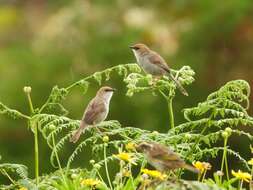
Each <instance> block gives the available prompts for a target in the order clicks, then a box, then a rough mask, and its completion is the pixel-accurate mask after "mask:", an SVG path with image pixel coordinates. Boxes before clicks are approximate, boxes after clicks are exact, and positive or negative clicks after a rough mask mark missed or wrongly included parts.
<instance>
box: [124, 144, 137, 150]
mask: <svg viewBox="0 0 253 190" xmlns="http://www.w3.org/2000/svg"><path fill="white" fill-rule="evenodd" d="M135 146H136V145H135V144H134V143H131V142H130V143H127V144H126V149H127V150H129V151H135Z"/></svg>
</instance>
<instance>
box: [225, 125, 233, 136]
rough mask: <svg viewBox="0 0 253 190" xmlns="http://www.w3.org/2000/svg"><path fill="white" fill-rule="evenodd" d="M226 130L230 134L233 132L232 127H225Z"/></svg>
mask: <svg viewBox="0 0 253 190" xmlns="http://www.w3.org/2000/svg"><path fill="white" fill-rule="evenodd" d="M225 132H227V133H228V135H229V136H230V135H231V133H232V129H231V128H230V127H227V128H226V129H225Z"/></svg>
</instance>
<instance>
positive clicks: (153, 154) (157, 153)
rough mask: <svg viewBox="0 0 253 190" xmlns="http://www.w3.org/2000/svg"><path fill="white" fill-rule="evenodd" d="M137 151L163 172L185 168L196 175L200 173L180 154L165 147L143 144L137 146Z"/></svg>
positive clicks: (156, 144)
mask: <svg viewBox="0 0 253 190" xmlns="http://www.w3.org/2000/svg"><path fill="white" fill-rule="evenodd" d="M136 150H137V151H139V152H142V153H143V154H144V155H145V157H146V159H147V161H148V163H149V164H150V165H152V166H153V167H154V168H156V169H157V170H159V171H161V172H164V171H170V170H175V169H179V168H184V169H187V170H189V171H192V172H194V173H199V171H198V170H197V169H195V168H194V167H193V166H190V165H188V164H186V163H185V161H184V160H182V159H181V158H180V157H179V155H178V154H176V153H175V152H173V151H172V150H170V149H169V148H168V147H166V146H164V145H161V144H158V143H154V142H143V143H140V144H139V145H138V146H137V148H136Z"/></svg>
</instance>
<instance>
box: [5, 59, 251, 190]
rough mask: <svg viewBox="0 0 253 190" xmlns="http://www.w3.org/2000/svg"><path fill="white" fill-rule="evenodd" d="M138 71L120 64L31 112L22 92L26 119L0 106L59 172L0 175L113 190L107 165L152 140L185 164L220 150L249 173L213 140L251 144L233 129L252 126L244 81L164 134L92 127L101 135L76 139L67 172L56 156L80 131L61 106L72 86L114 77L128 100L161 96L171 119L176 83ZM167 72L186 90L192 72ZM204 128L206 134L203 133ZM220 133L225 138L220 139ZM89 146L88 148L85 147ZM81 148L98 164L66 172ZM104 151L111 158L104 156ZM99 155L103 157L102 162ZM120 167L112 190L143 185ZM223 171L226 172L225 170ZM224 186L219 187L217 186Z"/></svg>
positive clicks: (90, 132)
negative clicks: (233, 138) (23, 125)
mask: <svg viewBox="0 0 253 190" xmlns="http://www.w3.org/2000/svg"><path fill="white" fill-rule="evenodd" d="M140 71H141V70H140V68H139V67H138V66H137V65H136V64H126V65H119V66H115V67H112V68H109V69H106V70H104V71H101V72H96V73H94V74H93V75H90V76H88V77H85V78H83V79H81V80H79V81H77V82H75V83H73V84H71V85H70V86H68V87H66V88H59V87H58V86H55V87H53V89H52V91H51V93H50V95H49V97H48V99H47V101H46V102H45V104H43V105H42V106H41V108H33V104H32V101H31V96H30V95H31V89H30V91H29V92H28V91H25V92H26V94H27V97H28V101H29V106H30V108H31V115H30V116H26V115H24V114H22V113H20V112H18V111H16V110H13V109H10V108H8V107H7V106H5V105H4V104H1V107H0V108H1V109H0V113H1V114H7V115H10V116H12V118H24V119H27V120H28V124H29V126H30V127H31V129H32V132H33V133H34V135H35V141H36V139H37V138H38V135H37V129H38V130H39V132H40V133H41V134H42V136H43V138H44V139H45V140H46V142H47V144H48V146H49V147H50V148H51V149H52V153H51V157H50V161H51V164H52V165H53V166H54V167H56V168H57V167H58V168H59V170H58V171H56V172H54V173H52V174H50V175H45V176H41V177H39V176H37V177H36V181H35V182H34V181H33V180H30V179H28V178H27V173H26V167H24V166H22V165H15V164H2V165H0V171H1V173H2V174H4V173H3V172H2V171H4V172H5V171H7V170H9V169H11V170H13V169H14V170H15V171H16V172H17V174H18V175H19V176H20V177H21V178H23V181H18V182H13V187H17V186H24V187H27V188H28V186H31V187H32V188H35V186H34V184H37V187H39V188H40V189H52V190H54V189H61V190H65V189H66V190H67V189H73V190H74V189H80V190H83V189H90V188H88V187H87V185H80V184H81V183H82V181H83V180H85V179H92V180H96V179H97V178H99V180H100V181H101V182H99V183H100V185H98V186H96V188H97V189H101V190H107V189H112V184H111V182H110V180H111V179H110V176H109V172H108V164H112V163H116V162H118V158H117V157H116V156H115V154H117V153H120V152H122V151H123V152H125V151H128V150H127V149H126V147H125V145H126V144H128V143H134V144H138V143H140V142H143V141H145V142H152V141H154V142H158V143H161V144H165V145H168V146H169V147H171V149H172V150H174V151H175V152H177V153H179V154H180V155H181V157H182V158H184V159H185V160H186V161H187V162H192V161H194V160H201V159H203V158H204V157H206V156H212V157H217V155H218V152H220V151H222V152H224V160H226V156H227V154H228V155H229V156H234V157H236V158H237V159H238V160H239V161H241V162H242V163H243V164H244V166H245V167H246V168H247V169H248V170H249V169H250V168H249V166H248V163H247V161H246V160H245V159H244V158H243V157H242V156H241V155H240V153H238V152H235V151H234V150H232V149H230V148H228V147H227V145H226V144H224V147H219V146H218V145H217V142H218V141H223V140H224V139H226V140H227V138H228V137H229V136H230V135H231V134H234V135H243V136H245V137H247V138H249V139H250V140H251V141H252V139H253V136H252V135H251V134H250V133H247V132H244V131H240V130H238V129H236V127H237V126H238V125H245V126H253V118H252V117H250V116H249V115H248V114H247V109H248V108H249V94H250V87H249V85H248V83H247V82H246V81H243V80H235V81H231V82H228V83H227V84H225V85H224V86H223V87H221V88H220V89H219V90H217V91H216V92H213V93H211V94H210V95H209V96H208V97H207V99H206V101H204V102H201V103H199V104H198V105H197V106H196V107H192V108H187V109H184V110H183V112H184V117H185V119H186V122H185V123H182V124H180V125H178V126H175V127H173V126H172V128H170V129H169V130H168V132H167V133H159V132H156V131H155V132H152V131H148V130H143V129H139V128H135V127H124V126H121V124H120V122H119V121H116V120H115V121H113V120H112V121H104V122H102V123H100V124H99V125H98V126H97V127H98V128H99V129H100V130H101V131H102V133H103V134H102V135H101V134H100V133H98V132H97V131H96V130H97V129H96V128H94V127H89V128H87V129H86V131H85V133H86V137H85V139H82V138H81V139H80V140H79V144H77V145H76V147H75V149H74V150H73V152H72V153H71V154H70V155H69V158H68V160H67V163H66V168H65V169H63V168H62V167H61V164H62V163H61V160H60V156H59V155H60V154H61V152H64V148H65V147H66V145H67V143H69V139H70V137H71V135H72V133H73V131H74V130H76V129H77V128H78V127H79V121H78V120H73V119H71V118H69V117H67V116H66V114H67V113H68V111H67V110H66V109H65V108H64V107H63V105H62V104H63V101H64V100H65V99H66V97H67V95H69V94H70V93H71V90H72V89H73V88H74V87H79V88H80V89H81V90H82V92H83V93H86V92H87V90H88V88H89V86H90V83H92V82H97V83H98V84H99V85H102V83H103V82H104V81H107V80H109V79H110V77H111V74H112V73H117V74H118V75H120V76H122V77H123V81H124V82H125V83H126V87H127V92H126V95H127V96H131V97H132V96H133V95H134V94H135V93H137V92H145V91H151V92H152V93H153V94H154V95H157V93H158V94H160V95H161V97H163V98H165V100H166V101H167V102H168V105H171V106H169V107H168V108H169V115H170V118H173V109H172V99H173V97H174V96H175V95H176V90H177V89H176V86H175V84H174V83H173V82H172V81H170V80H169V79H168V78H167V77H166V76H164V77H163V78H161V79H160V80H156V81H155V80H154V79H152V77H151V76H150V75H143V74H141V73H140ZM172 73H173V74H174V75H175V77H176V78H177V79H178V80H179V81H180V82H181V83H182V85H189V84H191V83H192V82H193V81H194V78H193V76H194V74H195V73H194V71H193V70H192V69H191V68H190V67H188V66H184V67H182V68H181V69H180V70H178V71H175V70H173V71H172ZM228 127H230V128H228ZM231 128H232V129H231ZM207 129H210V130H208V132H207ZM224 131H225V132H226V134H227V136H224ZM105 136H106V137H107V138H108V139H109V140H108V142H107V141H106V142H105V141H104V137H105ZM226 142H227V141H226ZM91 145H92V148H89V147H91ZM84 148H89V149H91V150H92V153H93V154H96V155H97V156H96V158H97V160H96V161H94V162H95V163H96V164H95V165H96V166H95V165H93V168H92V169H91V170H90V171H88V170H86V169H85V170H84V169H77V170H73V169H71V164H72V163H73V162H74V161H75V158H76V157H78V156H79V157H80V153H81V152H82V151H83V150H84ZM35 150H36V146H35ZM108 150H109V152H110V155H107V153H108V152H107V151H108ZM225 153H226V154H225ZM102 154H103V158H101V155H102ZM134 155H135V161H136V162H137V163H140V164H141V168H143V167H144V166H145V165H146V161H145V158H144V157H143V155H141V154H139V153H137V152H135V153H134ZM36 156H38V152H36V151H35V160H37V157H36ZM37 163H38V160H37ZM64 165H65V164H64ZM119 165H120V171H119V172H118V173H117V174H116V177H115V179H114V182H115V183H113V188H114V189H120V190H121V189H123V190H134V189H137V188H138V187H139V186H140V187H141V186H142V185H143V184H144V181H145V180H144V181H143V179H142V178H141V175H140V173H139V174H138V175H134V174H132V164H131V163H130V162H129V163H122V162H120V164H119ZM222 167H223V166H222ZM101 168H105V170H106V175H107V180H108V183H109V186H110V188H109V187H108V185H107V182H105V181H104V180H103V178H102V177H101V175H100V173H99V172H100V169H101ZM222 169H223V168H222ZM226 169H228V168H227V167H226ZM125 170H127V171H128V172H130V174H129V175H127V176H124V175H123V174H124V171H125ZM36 172H39V170H38V167H37V168H36ZM182 174H183V173H182V172H180V173H179V174H178V177H182ZM5 175H6V174H5ZM119 175H120V177H119ZM73 176H74V177H73ZM117 176H118V177H117ZM156 183H157V184H156ZM215 184H216V183H214V184H212V183H211V181H210V183H209V185H207V184H204V183H200V182H195V181H194V182H191V181H184V180H181V181H180V180H179V181H176V182H175V181H166V182H159V183H158V182H157V181H155V180H154V181H153V182H152V183H151V184H149V185H148V189H167V188H169V189H220V188H218V187H217V186H216V185H215ZM224 186H225V185H224ZM224 186H222V185H221V187H224ZM8 188H12V186H6V187H5V189H8Z"/></svg>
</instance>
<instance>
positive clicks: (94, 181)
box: [81, 178, 101, 187]
mask: <svg viewBox="0 0 253 190" xmlns="http://www.w3.org/2000/svg"><path fill="white" fill-rule="evenodd" d="M100 183H101V182H100V181H99V180H97V179H92V178H89V179H83V180H82V181H81V185H84V186H89V187H94V186H96V185H98V184H100Z"/></svg>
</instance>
